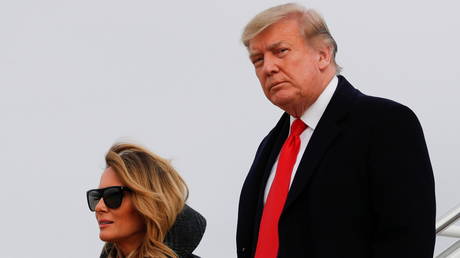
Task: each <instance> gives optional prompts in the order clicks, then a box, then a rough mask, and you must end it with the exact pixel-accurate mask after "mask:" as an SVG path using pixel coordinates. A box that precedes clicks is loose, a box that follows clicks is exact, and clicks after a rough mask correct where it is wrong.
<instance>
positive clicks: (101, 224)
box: [98, 220, 113, 229]
mask: <svg viewBox="0 0 460 258" xmlns="http://www.w3.org/2000/svg"><path fill="white" fill-rule="evenodd" d="M98 222H99V228H100V229H102V228H106V227H108V226H110V225H111V224H113V221H110V220H99V221H98Z"/></svg>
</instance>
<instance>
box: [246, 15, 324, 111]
mask: <svg viewBox="0 0 460 258" xmlns="http://www.w3.org/2000/svg"><path fill="white" fill-rule="evenodd" d="M249 54H250V59H251V62H252V63H253V64H254V67H255V70H256V75H257V77H258V78H259V81H260V84H261V85H262V89H263V91H264V93H265V96H266V97H267V98H268V99H269V100H270V101H271V102H272V103H273V104H275V105H277V106H279V107H280V108H281V109H283V110H285V111H287V112H288V113H290V114H291V115H292V114H293V113H295V114H297V116H300V115H302V113H303V112H304V111H305V110H306V109H307V108H308V107H309V106H310V105H311V104H313V103H314V102H315V101H316V99H317V98H318V96H319V95H320V94H321V92H322V90H323V88H324V87H323V86H324V85H321V74H320V70H321V69H322V68H321V65H320V58H321V57H320V52H319V51H317V50H315V49H314V48H313V47H311V46H309V45H308V44H307V43H306V42H305V40H304V38H303V36H302V35H301V33H300V30H299V25H298V23H297V21H296V20H294V19H284V20H281V21H279V22H277V23H274V24H272V25H271V26H269V27H268V28H266V29H265V30H263V31H262V32H261V33H260V34H258V35H257V36H256V37H254V38H253V39H251V40H250V41H249Z"/></svg>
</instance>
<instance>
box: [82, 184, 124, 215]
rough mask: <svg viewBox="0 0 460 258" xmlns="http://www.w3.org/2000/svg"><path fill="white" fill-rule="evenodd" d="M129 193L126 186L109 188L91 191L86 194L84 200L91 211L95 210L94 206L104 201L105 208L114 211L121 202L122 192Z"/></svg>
mask: <svg viewBox="0 0 460 258" xmlns="http://www.w3.org/2000/svg"><path fill="white" fill-rule="evenodd" d="M125 191H127V192H131V189H129V188H128V187H126V186H110V187H106V188H101V189H91V190H89V191H87V192H86V199H87V200H88V207H89V209H90V210H91V211H95V210H96V205H97V203H98V202H99V200H101V198H103V199H104V203H105V206H107V207H108V208H110V209H116V208H118V207H120V205H121V201H122V200H123V192H125Z"/></svg>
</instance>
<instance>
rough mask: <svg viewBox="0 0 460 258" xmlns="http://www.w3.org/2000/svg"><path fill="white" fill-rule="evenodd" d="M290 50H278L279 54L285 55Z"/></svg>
mask: <svg viewBox="0 0 460 258" xmlns="http://www.w3.org/2000/svg"><path fill="white" fill-rule="evenodd" d="M288 50H289V49H287V48H280V49H278V53H279V54H284V53H286V52H288Z"/></svg>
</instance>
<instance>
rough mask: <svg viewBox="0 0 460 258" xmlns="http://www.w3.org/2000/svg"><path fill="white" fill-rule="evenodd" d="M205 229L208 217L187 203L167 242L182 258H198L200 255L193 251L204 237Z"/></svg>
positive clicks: (169, 232) (167, 236) (168, 234)
mask: <svg viewBox="0 0 460 258" xmlns="http://www.w3.org/2000/svg"><path fill="white" fill-rule="evenodd" d="M205 230H206V219H205V218H204V217H203V215H201V214H200V213H199V212H198V211H196V210H194V209H193V208H192V207H190V206H188V205H185V206H184V208H183V209H182V211H181V213H179V214H178V215H177V218H176V222H175V223H174V225H173V226H172V227H171V229H170V230H169V231H168V233H167V235H166V238H165V244H167V245H168V246H169V247H170V248H171V249H173V251H174V252H175V253H176V254H177V255H178V256H179V257H180V258H189V257H190V258H196V257H198V256H195V255H193V254H192V252H193V250H195V248H196V247H197V246H198V244H199V243H200V241H201V239H202V238H203V235H204V231H205ZM198 258H199V257H198Z"/></svg>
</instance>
